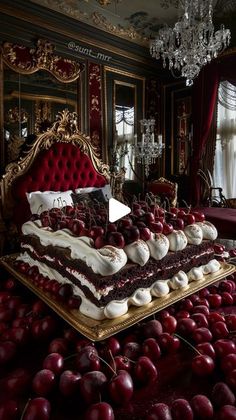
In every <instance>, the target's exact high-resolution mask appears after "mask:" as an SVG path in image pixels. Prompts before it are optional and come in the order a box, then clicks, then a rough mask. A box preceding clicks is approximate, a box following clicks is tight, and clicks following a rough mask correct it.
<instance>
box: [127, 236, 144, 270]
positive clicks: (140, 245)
mask: <svg viewBox="0 0 236 420" xmlns="http://www.w3.org/2000/svg"><path fill="white" fill-rule="evenodd" d="M124 251H125V253H126V255H127V256H128V258H129V259H130V260H131V261H132V262H134V263H136V264H139V265H141V266H143V265H145V264H146V263H147V262H148V260H149V258H150V251H149V248H148V245H147V244H146V242H145V241H143V240H142V239H138V240H137V241H135V242H132V243H131V244H128V245H126V246H125V247H124Z"/></svg>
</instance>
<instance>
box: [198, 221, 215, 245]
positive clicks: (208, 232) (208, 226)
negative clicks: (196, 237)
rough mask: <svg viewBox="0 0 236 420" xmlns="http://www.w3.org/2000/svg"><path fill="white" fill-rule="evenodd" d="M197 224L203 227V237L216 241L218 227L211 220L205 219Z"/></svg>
mask: <svg viewBox="0 0 236 420" xmlns="http://www.w3.org/2000/svg"><path fill="white" fill-rule="evenodd" d="M196 224H197V225H198V226H199V227H200V228H201V229H202V234H203V239H209V240H211V241H214V240H215V239H216V238H217V236H218V232H217V229H216V227H215V226H214V225H213V224H212V223H211V222H208V221H206V220H205V221H204V222H196Z"/></svg>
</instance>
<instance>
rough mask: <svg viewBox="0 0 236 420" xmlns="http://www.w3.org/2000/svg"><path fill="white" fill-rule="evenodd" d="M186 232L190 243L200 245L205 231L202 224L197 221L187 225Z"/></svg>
mask: <svg viewBox="0 0 236 420" xmlns="http://www.w3.org/2000/svg"><path fill="white" fill-rule="evenodd" d="M184 233H185V235H186V237H187V240H188V243H189V244H193V245H200V243H201V242H202V239H203V232H202V229H201V227H200V226H198V225H197V223H193V224H191V225H187V226H186V227H185V228H184Z"/></svg>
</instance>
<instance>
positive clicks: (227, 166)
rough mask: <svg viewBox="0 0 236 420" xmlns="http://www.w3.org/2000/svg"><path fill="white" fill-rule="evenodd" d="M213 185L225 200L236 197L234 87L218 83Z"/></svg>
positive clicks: (235, 105)
mask: <svg viewBox="0 0 236 420" xmlns="http://www.w3.org/2000/svg"><path fill="white" fill-rule="evenodd" d="M213 183H214V186H215V187H221V188H222V189H223V194H224V196H225V197H226V198H235V197H236V86H234V85H232V84H231V83H229V82H228V81H224V82H221V83H220V86H219V91H218V105H217V135H216V149H215V159H214V170H213Z"/></svg>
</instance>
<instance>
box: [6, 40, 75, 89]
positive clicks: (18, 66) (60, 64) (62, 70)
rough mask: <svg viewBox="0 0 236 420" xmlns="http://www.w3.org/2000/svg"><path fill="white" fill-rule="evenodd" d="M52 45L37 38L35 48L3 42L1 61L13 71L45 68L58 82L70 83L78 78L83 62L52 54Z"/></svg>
mask: <svg viewBox="0 0 236 420" xmlns="http://www.w3.org/2000/svg"><path fill="white" fill-rule="evenodd" d="M54 49H55V47H54V45H53V44H51V43H50V42H49V41H47V40H45V39H39V40H38V41H37V44H36V47H35V48H29V47H26V46H23V45H18V44H12V43H10V42H5V43H4V44H3V46H2V56H3V61H4V62H5V63H6V64H7V65H8V66H9V67H10V68H11V69H12V70H14V71H17V72H18V73H22V74H32V73H35V72H36V71H38V70H47V71H48V72H50V73H51V74H53V76H55V77H56V79H58V80H59V81H60V82H64V83H70V82H73V81H74V80H76V79H78V77H79V75H80V72H81V71H82V70H83V64H81V63H78V62H77V61H73V60H70V59H67V58H64V57H60V56H58V55H55V54H54Z"/></svg>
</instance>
